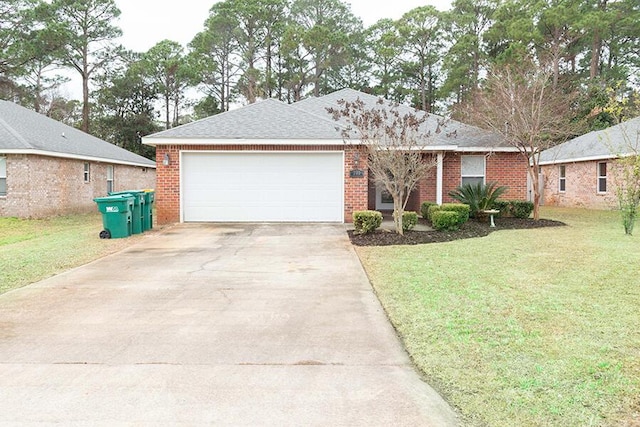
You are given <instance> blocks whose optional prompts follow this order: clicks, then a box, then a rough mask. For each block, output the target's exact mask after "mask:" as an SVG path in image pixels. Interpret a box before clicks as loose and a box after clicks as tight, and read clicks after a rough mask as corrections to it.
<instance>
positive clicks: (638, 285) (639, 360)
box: [357, 208, 640, 426]
mask: <svg viewBox="0 0 640 427" xmlns="http://www.w3.org/2000/svg"><path fill="white" fill-rule="evenodd" d="M542 217H545V218H551V219H557V220H561V221H564V222H566V223H567V224H568V225H569V226H568V227H560V228H543V229H533V230H514V231H507V230H503V231H497V232H494V233H492V234H491V235H489V236H487V237H484V238H478V239H470V240H461V241H456V242H449V243H441V244H428V245H418V246H391V247H361V248H358V249H357V251H358V254H359V255H360V257H361V259H362V261H363V264H364V266H365V269H366V270H367V273H368V274H369V276H370V278H371V281H372V283H373V285H374V288H375V290H376V292H377V293H378V296H379V298H380V301H381V302H382V304H383V306H384V307H385V309H386V311H387V313H388V315H389V317H390V319H391V321H392V322H393V324H394V326H395V327H396V329H397V330H398V332H399V334H400V335H401V337H402V338H403V340H404V343H405V345H406V347H407V350H408V351H409V353H410V354H411V356H412V358H413V360H414V361H415V363H416V365H417V366H418V368H419V369H420V370H421V371H422V372H423V374H424V375H425V378H426V380H427V381H428V382H430V383H431V384H432V385H433V386H434V387H435V388H437V389H438V390H439V391H440V392H441V394H442V395H443V396H444V397H445V399H446V400H447V401H448V402H450V403H451V404H452V405H453V406H454V407H456V408H457V409H458V410H459V411H460V413H461V414H462V416H463V420H464V423H465V425H478V426H480V425H488V426H515V425H517V426H560V425H561V426H599V425H632V424H633V422H634V420H635V422H636V423H637V422H638V420H639V419H640V414H639V412H640V397H639V396H640V332H639V329H638V325H640V238H639V237H638V236H631V237H630V236H625V235H624V230H623V228H622V225H621V221H620V217H619V214H618V213H616V212H600V211H587V210H570V209H551V208H546V209H544V210H543V211H542ZM498 225H499V224H498ZM633 425H635V424H633Z"/></svg>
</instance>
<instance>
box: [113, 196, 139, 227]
mask: <svg viewBox="0 0 640 427" xmlns="http://www.w3.org/2000/svg"><path fill="white" fill-rule="evenodd" d="M109 195H110V196H126V195H130V196H132V197H133V210H132V212H131V232H132V234H140V233H142V232H143V231H144V230H143V228H142V222H143V219H142V211H143V206H144V192H142V191H139V190H127V191H112V192H111V193H109Z"/></svg>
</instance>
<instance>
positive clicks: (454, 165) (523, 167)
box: [411, 153, 528, 210]
mask: <svg viewBox="0 0 640 427" xmlns="http://www.w3.org/2000/svg"><path fill="white" fill-rule="evenodd" d="M485 154H486V153H445V155H444V158H443V174H442V201H443V202H444V203H450V202H454V201H455V200H453V199H452V198H451V197H450V196H449V192H450V191H452V190H455V189H456V188H458V186H459V185H460V183H461V180H462V177H461V160H460V156H463V155H485ZM485 157H486V161H485V168H486V169H485V173H486V175H485V181H486V182H491V181H497V182H498V184H499V185H506V186H507V187H509V189H508V190H507V192H506V193H505V194H504V195H503V196H502V198H504V199H515V200H526V198H527V173H528V172H527V161H526V159H525V158H524V157H522V156H521V155H520V154H519V153H492V154H490V155H488V156H485ZM433 159H435V155H434V156H433V157H431V156H427V157H425V160H426V161H433ZM436 185H437V169H436V167H434V168H433V169H431V171H430V172H429V176H428V177H427V178H426V179H425V180H423V181H421V182H420V183H419V185H418V189H417V191H416V192H417V194H418V196H417V199H418V200H415V201H413V202H412V204H411V206H412V209H413V208H414V207H415V209H418V210H419V207H420V204H421V203H422V202H426V201H428V202H435V201H436V191H437V186H436Z"/></svg>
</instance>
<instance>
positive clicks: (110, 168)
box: [107, 165, 115, 194]
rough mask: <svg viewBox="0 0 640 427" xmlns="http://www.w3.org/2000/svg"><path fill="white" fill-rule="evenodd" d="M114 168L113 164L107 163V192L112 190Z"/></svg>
mask: <svg viewBox="0 0 640 427" xmlns="http://www.w3.org/2000/svg"><path fill="white" fill-rule="evenodd" d="M114 178H115V168H114V167H113V165H107V194H109V193H111V192H112V191H113V188H114V187H113V183H114V182H115V179H114Z"/></svg>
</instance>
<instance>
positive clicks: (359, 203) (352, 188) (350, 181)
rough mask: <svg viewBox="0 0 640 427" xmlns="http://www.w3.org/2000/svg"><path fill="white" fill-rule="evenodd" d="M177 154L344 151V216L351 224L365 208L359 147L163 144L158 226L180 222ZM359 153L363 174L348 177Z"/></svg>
mask: <svg viewBox="0 0 640 427" xmlns="http://www.w3.org/2000/svg"><path fill="white" fill-rule="evenodd" d="M180 151H345V156H344V159H345V167H344V174H345V176H344V181H345V189H344V217H345V221H347V222H350V221H351V213H352V212H353V211H354V210H363V209H367V205H368V186H367V182H368V173H367V160H366V151H365V149H364V148H362V147H356V146H345V145H332V146H325V145H309V146H300V145H217V146H211V145H166V146H158V147H156V159H157V177H158V178H157V186H156V218H157V220H158V223H159V224H167V223H173V222H179V221H180ZM356 152H357V153H359V154H360V158H359V160H358V169H361V170H363V171H364V172H365V176H364V177H362V178H351V177H350V171H351V170H352V169H353V168H354V166H355V164H354V161H355V157H354V156H355V153H356ZM165 154H169V158H170V159H171V161H170V165H169V166H164V165H163V164H162V160H163V159H164V156H165Z"/></svg>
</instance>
